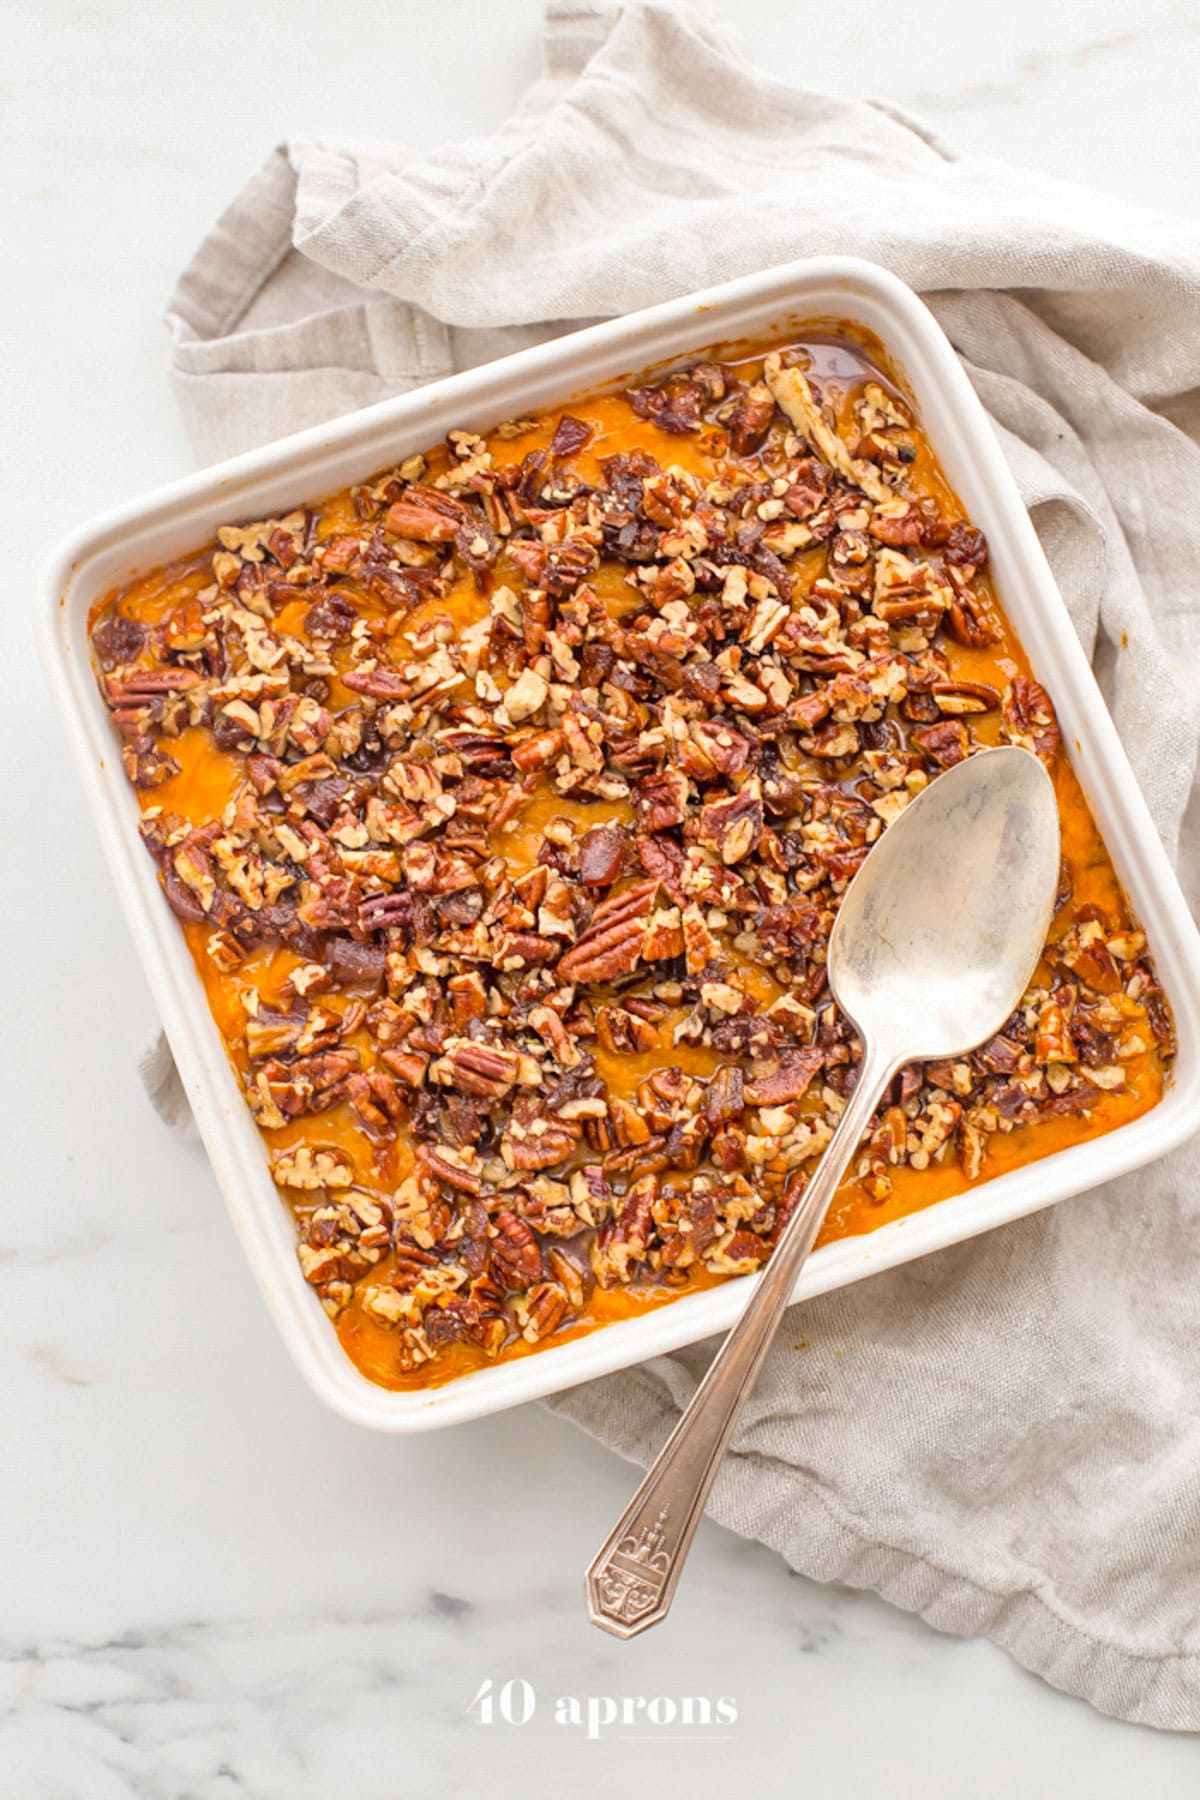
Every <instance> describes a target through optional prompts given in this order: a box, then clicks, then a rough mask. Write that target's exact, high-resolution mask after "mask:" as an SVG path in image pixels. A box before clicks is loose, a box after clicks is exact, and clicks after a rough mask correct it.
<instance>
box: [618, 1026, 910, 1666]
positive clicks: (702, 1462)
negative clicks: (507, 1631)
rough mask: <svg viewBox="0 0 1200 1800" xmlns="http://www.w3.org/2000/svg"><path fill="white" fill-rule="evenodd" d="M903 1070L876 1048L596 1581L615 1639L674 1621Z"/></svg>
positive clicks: (868, 1053) (867, 1052) (620, 1526)
mask: <svg viewBox="0 0 1200 1800" xmlns="http://www.w3.org/2000/svg"><path fill="white" fill-rule="evenodd" d="M898 1066H899V1064H898V1061H897V1060H896V1059H892V1058H888V1057H885V1056H882V1055H880V1054H878V1053H876V1052H875V1051H874V1050H873V1049H872V1048H871V1046H870V1045H868V1046H867V1047H866V1050H865V1054H864V1056H863V1062H862V1067H861V1069H860V1071H859V1077H858V1081H857V1083H856V1085H855V1088H854V1092H853V1093H852V1094H851V1096H850V1099H849V1100H848V1102H847V1103H846V1107H845V1110H844V1112H843V1113H842V1116H841V1118H840V1119H839V1121H838V1125H837V1129H836V1130H835V1132H834V1134H833V1136H832V1138H831V1139H830V1141H829V1145H828V1147H827V1149H826V1151H825V1154H824V1156H823V1157H822V1159H821V1162H820V1165H819V1167H818V1169H817V1171H816V1174H815V1175H814V1176H813V1178H812V1180H811V1181H810V1182H809V1184H808V1187H807V1188H806V1190H805V1192H804V1194H803V1196H802V1198H801V1200H800V1202H799V1204H798V1205H797V1207H796V1209H795V1211H794V1212H793V1213H792V1216H791V1218H790V1219H789V1220H788V1222H787V1224H786V1225H785V1227H784V1229H783V1233H782V1235H781V1236H780V1239H779V1242H778V1243H777V1244H776V1246H775V1249H774V1251H773V1252H772V1254H771V1260H770V1261H769V1263H768V1264H767V1266H766V1268H765V1270H764V1271H763V1273H762V1274H761V1275H760V1276H759V1277H758V1280H757V1282H756V1283H755V1285H754V1286H753V1287H752V1289H751V1291H750V1297H749V1299H748V1301H747V1303H746V1307H745V1310H744V1311H743V1313H742V1315H741V1317H740V1318H739V1319H738V1321H737V1323H736V1324H735V1325H734V1327H733V1329H732V1330H731V1331H730V1333H729V1336H728V1337H727V1338H726V1339H725V1342H724V1343H723V1344H722V1346H721V1348H720V1350H719V1351H718V1352H717V1354H716V1356H715V1357H714V1358H713V1361H712V1363H711V1365H710V1367H709V1370H708V1373H707V1374H706V1375H705V1377H704V1380H703V1381H702V1382H701V1383H700V1386H699V1387H698V1388H697V1389H696V1392H695V1393H694V1394H693V1396H692V1399H691V1401H690V1403H689V1405H688V1407H687V1410H686V1411H685V1413H684V1414H683V1417H682V1418H681V1419H680V1421H679V1423H678V1425H676V1427H675V1429H674V1431H673V1432H672V1433H671V1436H670V1437H669V1438H668V1440H667V1442H666V1444H665V1445H664V1447H663V1449H662V1451H661V1452H660V1454H659V1457H658V1460H657V1461H656V1462H655V1463H654V1465H653V1466H652V1467H651V1469H650V1470H649V1472H648V1474H647V1475H646V1478H645V1480H644V1481H643V1482H642V1485H641V1487H639V1489H638V1491H637V1493H636V1494H635V1495H634V1496H633V1499H632V1500H631V1501H630V1503H629V1506H628V1508H627V1510H626V1512H625V1513H624V1515H623V1516H622V1518H621V1520H620V1522H619V1524H618V1525H617V1526H616V1527H615V1529H614V1530H613V1532H612V1534H611V1536H610V1537H609V1538H608V1539H607V1541H606V1542H605V1544H604V1546H603V1548H602V1549H601V1550H600V1552H599V1554H598V1555H597V1556H596V1558H595V1560H594V1561H593V1563H592V1565H591V1567H590V1568H589V1570H588V1573H587V1600H588V1616H589V1618H590V1619H591V1621H592V1623H593V1625H599V1626H600V1628H601V1629H602V1630H603V1631H611V1632H612V1633H613V1635H614V1636H615V1637H623V1638H628V1637H636V1635H637V1633H638V1632H639V1631H645V1630H646V1628H647V1626H650V1625H657V1624H658V1622H659V1620H660V1619H663V1618H665V1617H666V1615H667V1613H668V1612H669V1610H670V1606H671V1601H672V1600H673V1599H674V1596H675V1587H676V1583H677V1582H678V1580H679V1577H680V1575H681V1573H682V1571H683V1565H684V1562H685V1561H686V1560H687V1553H688V1550H689V1549H690V1548H691V1543H692V1538H693V1536H694V1535H695V1531H696V1526H697V1525H698V1524H699V1522H700V1516H701V1514H702V1513H703V1511H704V1502H705V1501H706V1500H707V1498H708V1492H709V1489H710V1488H711V1487H712V1484H713V1481H714V1479H715V1477H716V1473H717V1470H718V1468H719V1467H720V1464H721V1458H722V1457H723V1456H724V1454H725V1451H726V1448H727V1447H728V1444H729V1440H730V1438H731V1437H732V1436H733V1428H734V1426H735V1425H736V1424H737V1420H738V1415H739V1414H740V1412H741V1410H742V1406H743V1404H744V1403H745V1401H746V1398H747V1396H748V1395H749V1393H750V1390H751V1388H752V1387H753V1386H754V1383H755V1380H756V1379H757V1376H758V1372H759V1369H760V1368H761V1367H762V1363H763V1359H764V1358H765V1356H766V1354H767V1351H768V1350H769V1349H770V1346H771V1340H772V1338H773V1337H774V1336H775V1330H776V1327H777V1326H778V1324H779V1320H780V1317H781V1315H782V1314H783V1311H784V1308H785V1307H786V1306H787V1304H788V1302H789V1300H790V1299H791V1295H792V1289H793V1288H794V1287H795V1285H796V1278H797V1276H798V1275H799V1273H800V1270H801V1268H802V1266H803V1264H804V1261H805V1259H806V1257H807V1256H808V1253H809V1251H810V1250H811V1249H812V1246H813V1243H814V1241H815V1239H816V1236H817V1233H818V1231H819V1230H820V1229H821V1222H822V1220H823V1219H824V1217H825V1214H826V1211H827V1210H828V1207H829V1202H830V1201H831V1200H832V1198H833V1194H834V1190H835V1189H836V1187H837V1185H838V1183H839V1181H840V1180H841V1178H842V1175H843V1174H844V1173H845V1169H846V1165H847V1163H848V1162H849V1161H850V1158H851V1157H852V1156H853V1154H854V1152H855V1150H856V1149H857V1148H858V1145H859V1141H860V1139H861V1138H862V1135H863V1132H864V1131H865V1129H866V1127H867V1125H868V1124H869V1122H870V1119H871V1115H872V1114H873V1113H874V1111H875V1108H876V1106H877V1105H878V1103H879V1100H880V1098H881V1096H882V1094H883V1091H884V1089H885V1087H886V1085H887V1083H888V1081H890V1080H891V1077H892V1075H893V1074H894V1073H895V1070H896V1068H897V1067H898Z"/></svg>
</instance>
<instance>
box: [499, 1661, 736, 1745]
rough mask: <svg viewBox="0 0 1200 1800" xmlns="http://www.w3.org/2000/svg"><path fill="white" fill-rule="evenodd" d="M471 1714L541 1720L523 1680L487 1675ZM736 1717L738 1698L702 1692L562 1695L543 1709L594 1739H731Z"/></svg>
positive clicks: (502, 1720) (506, 1721) (508, 1720)
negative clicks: (610, 1737) (674, 1694)
mask: <svg viewBox="0 0 1200 1800" xmlns="http://www.w3.org/2000/svg"><path fill="white" fill-rule="evenodd" d="M467 1711H468V1713H471V1714H473V1715H474V1717H475V1719H476V1720H477V1722H478V1723H479V1724H480V1725H529V1724H531V1723H532V1722H533V1720H534V1719H535V1718H536V1717H537V1716H538V1712H539V1702H538V1696H537V1693H536V1691H535V1689H534V1686H533V1683H532V1682H531V1681H526V1680H525V1678H524V1677H523V1676H510V1677H509V1679H508V1680H507V1681H502V1682H500V1683H499V1684H498V1685H497V1683H496V1682H494V1681H493V1679H492V1677H491V1676H490V1675H485V1676H484V1678H483V1680H482V1681H481V1682H480V1684H479V1689H478V1692H477V1693H476V1695H475V1697H474V1699H473V1700H472V1701H471V1703H470V1705H469V1706H468V1707H467ZM737 1716H738V1713H737V1702H736V1701H735V1700H732V1699H730V1698H729V1697H728V1696H727V1695H721V1696H720V1697H719V1698H718V1699H709V1698H708V1697H707V1696H706V1695H703V1694H683V1695H680V1696H679V1697H678V1698H676V1697H674V1696H673V1695H670V1694H652V1695H645V1694H558V1695H556V1696H555V1698H554V1701H553V1703H552V1705H551V1706H550V1707H549V1709H548V1710H547V1709H546V1708H542V1717H543V1719H546V1718H548V1719H549V1720H550V1721H551V1722H552V1723H553V1724H555V1725H564V1726H567V1727H569V1728H574V1729H575V1730H577V1731H583V1732H584V1733H585V1735H586V1736H587V1737H589V1738H600V1737H604V1736H605V1735H606V1734H607V1735H609V1736H612V1737H622V1738H631V1737H697V1738H723V1737H732V1736H733V1735H734V1733H733V1730H732V1727H733V1726H734V1725H736V1724H737Z"/></svg>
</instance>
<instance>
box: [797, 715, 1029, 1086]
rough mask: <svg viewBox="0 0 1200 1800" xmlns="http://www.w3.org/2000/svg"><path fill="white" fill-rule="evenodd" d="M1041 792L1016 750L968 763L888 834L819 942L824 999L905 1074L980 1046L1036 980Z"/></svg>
mask: <svg viewBox="0 0 1200 1800" xmlns="http://www.w3.org/2000/svg"><path fill="white" fill-rule="evenodd" d="M1060 854H1061V851H1060V843H1059V827H1058V807H1057V804H1056V802H1055V798H1054V784H1053V782H1052V781H1051V780H1050V777H1049V775H1047V773H1046V771H1045V769H1044V768H1043V767H1042V765H1041V763H1040V762H1039V761H1038V760H1037V758H1036V757H1035V756H1031V755H1030V754H1029V752H1028V751H1027V750H1018V749H1015V748H1004V749H999V750H982V751H979V752H978V753H977V754H976V755H974V756H971V757H968V758H967V759H966V760H965V761H963V762H961V763H959V764H957V766H956V767H954V768H952V769H948V770H947V771H946V773H945V774H944V775H939V776H938V778H937V780H936V781H935V782H934V783H933V784H932V785H931V786H930V787H929V788H928V789H926V790H925V791H924V792H923V793H922V794H921V795H920V797H919V800H917V801H914V802H912V803H911V804H910V805H909V806H908V807H907V808H906V809H905V810H904V811H903V812H902V813H901V814H900V815H899V817H898V818H897V819H896V821H895V823H894V824H893V825H891V826H889V828H888V830H887V831H885V832H884V834H883V836H882V837H881V838H880V840H879V842H878V843H877V844H876V845H875V846H874V848H873V849H872V851H871V854H870V856H869V857H868V858H867V861H866V862H865V863H864V865H863V868H862V870H861V872H860V874H859V875H858V876H857V877H856V878H855V880H854V881H852V882H851V884H850V886H849V888H848V889H847V892H846V896H845V899H844V900H843V902H842V905H841V909H840V911H839V912H838V916H837V921H836V923H835V925H834V928H833V932H832V934H831V937H830V940H829V969H828V974H829V986H830V988H831V990H832V992H833V995H834V998H835V999H836V1000H837V1002H838V1005H839V1006H840V1007H841V1008H842V1011H843V1012H845V1013H848V1014H849V1016H850V1017H851V1018H852V1019H853V1020H854V1023H855V1024H856V1025H857V1026H858V1027H859V1028H860V1030H861V1031H863V1032H864V1033H865V1034H866V1035H867V1036H868V1037H869V1038H870V1039H871V1040H872V1041H873V1042H874V1044H875V1046H876V1048H877V1049H879V1050H881V1051H885V1052H888V1051H890V1052H891V1053H893V1054H894V1055H895V1056H897V1057H901V1058H902V1059H903V1061H905V1062H917V1061H925V1060H932V1059H934V1058H939V1057H946V1056H958V1055H961V1054H963V1053H964V1052H965V1051H968V1050H973V1049H975V1047H976V1046H977V1045H978V1044H981V1043H983V1042H984V1040H985V1039H987V1038H989V1037H993V1036H994V1035H995V1033H996V1032H997V1031H999V1030H1000V1028H1001V1026H1002V1025H1003V1024H1004V1021H1005V1020H1006V1019H1007V1018H1008V1016H1009V1014H1010V1013H1011V1012H1012V1011H1013V1009H1014V1007H1015V1006H1016V1004H1017V1002H1018V1001H1019V1000H1020V998H1021V995H1022V994H1023V993H1024V992H1025V989H1026V988H1027V987H1028V985H1029V982H1030V980H1031V978H1032V976H1033V972H1034V970H1035V969H1036V968H1037V965H1038V960H1039V958H1040V957H1041V954H1042V948H1043V946H1044V944H1045V941H1046V933H1047V931H1048V930H1049V928H1050V920H1051V918H1052V917H1053V913H1054V898H1055V891H1056V888H1057V885H1058V869H1059V858H1060Z"/></svg>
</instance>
